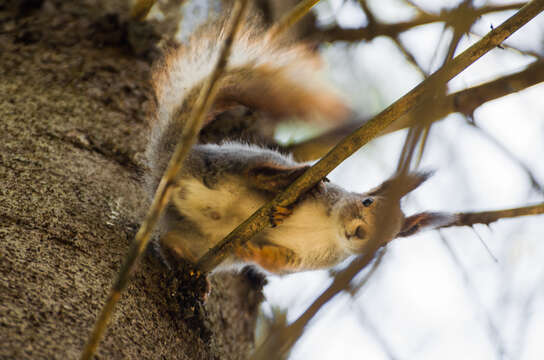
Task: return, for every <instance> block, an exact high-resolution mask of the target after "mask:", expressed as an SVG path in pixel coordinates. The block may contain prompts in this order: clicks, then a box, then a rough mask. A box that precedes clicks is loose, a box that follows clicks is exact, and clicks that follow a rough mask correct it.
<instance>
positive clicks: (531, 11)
mask: <svg viewBox="0 0 544 360" xmlns="http://www.w3.org/2000/svg"><path fill="white" fill-rule="evenodd" d="M543 9H544V0H533V1H531V2H529V3H527V5H525V6H524V7H523V8H522V9H520V10H519V11H518V12H517V13H516V14H515V15H513V16H512V17H510V18H509V19H508V20H506V21H505V22H504V23H502V24H501V25H500V26H499V27H497V28H495V29H494V30H492V31H491V32H490V33H489V34H487V35H486V36H485V37H484V38H482V39H481V40H480V41H478V42H477V43H475V44H474V45H472V46H471V47H470V48H468V49H467V50H465V51H464V52H463V53H461V54H460V55H458V56H457V57H456V58H455V59H453V60H452V61H450V62H449V63H448V64H447V65H446V66H444V67H443V68H441V69H440V70H439V71H437V72H435V73H434V74H432V75H431V76H429V78H428V79H426V80H425V81H423V82H422V83H420V84H419V85H418V86H416V87H415V88H414V89H412V90H411V91H410V92H408V93H407V94H406V95H404V96H403V97H402V98H400V99H399V100H397V101H396V102H395V103H394V104H392V105H390V106H389V107H387V108H386V109H385V110H383V111H382V112H381V113H380V114H378V115H377V116H375V117H374V118H373V119H372V120H370V121H368V122H367V123H365V124H364V125H363V126H362V127H361V128H359V129H358V130H357V131H356V132H354V133H353V134H351V135H349V136H348V137H346V138H345V139H343V140H342V141H341V142H340V143H339V144H338V145H336V147H335V148H334V149H333V150H331V151H330V152H329V153H328V154H327V155H325V157H323V158H322V159H321V160H320V161H319V162H317V163H316V164H315V165H314V166H312V167H311V168H310V169H308V170H307V171H306V172H305V173H304V174H303V175H302V176H300V177H299V178H298V179H297V180H296V181H295V182H293V183H292V184H291V185H290V186H289V187H288V188H287V189H286V190H285V191H283V192H281V193H280V194H278V195H277V196H276V197H275V198H274V199H272V200H271V201H270V202H268V203H266V204H265V205H263V206H262V207H261V208H259V209H258V210H257V211H256V212H255V213H253V214H252V215H251V216H250V217H249V218H248V219H247V220H245V221H244V222H243V223H242V224H240V225H239V226H238V227H237V228H236V229H234V230H233V231H232V232H231V233H230V234H229V235H227V237H226V238H225V239H223V240H222V241H220V242H219V243H218V244H217V245H216V246H214V247H213V248H212V249H210V251H208V253H206V254H205V255H204V256H203V257H202V258H201V259H200V260H199V262H198V266H199V268H200V269H202V270H203V271H205V272H207V271H210V270H211V269H213V268H215V267H216V266H217V265H218V264H220V263H221V262H222V261H223V260H224V259H225V258H226V257H227V255H228V254H229V253H231V252H232V250H233V249H234V248H235V247H236V246H238V245H239V244H243V243H244V242H246V241H247V240H249V239H250V238H251V237H252V236H253V235H255V234H256V233H257V232H259V231H261V230H263V229H264V228H265V227H267V226H269V225H270V224H269V220H268V219H269V214H271V213H272V212H273V210H274V209H275V208H277V207H287V206H289V205H291V204H293V203H294V202H295V201H296V200H297V199H298V197H299V196H300V195H301V194H303V193H304V192H306V191H308V190H309V189H311V188H312V187H313V186H315V184H317V183H318V182H319V181H320V180H321V179H323V178H324V177H325V176H326V175H327V174H328V173H329V172H331V171H332V170H333V169H334V168H335V167H336V166H338V165H339V164H340V163H341V162H342V161H344V160H345V159H346V158H347V157H349V156H350V155H351V154H353V153H354V152H355V151H356V150H358V149H359V148H361V147H362V146H363V145H365V144H366V143H368V142H369V141H370V140H372V139H373V138H375V137H376V136H378V134H380V133H381V132H382V131H383V130H385V129H386V128H387V127H388V126H389V125H391V124H392V123H393V122H394V121H395V120H396V119H398V118H399V117H401V116H402V115H404V114H406V113H407V112H408V111H410V110H411V109H413V108H414V107H415V106H416V105H419V104H420V101H421V100H422V99H423V98H425V96H428V93H427V92H428V91H429V89H436V88H439V85H441V84H442V85H443V84H445V83H446V82H447V81H449V80H451V79H452V78H453V77H454V76H456V75H457V74H459V73H460V72H461V71H463V70H464V69H465V68H467V67H468V66H469V65H470V64H472V63H473V62H475V61H476V60H477V59H479V58H480V57H481V56H483V55H484V54H485V53H487V52H488V51H489V50H491V49H493V48H495V47H496V46H498V45H500V44H501V43H502V42H503V41H504V40H505V39H506V38H508V37H509V36H510V35H511V34H512V33H513V32H514V31H516V30H518V29H519V28H521V27H522V26H523V25H524V24H526V23H527V22H529V21H530V20H531V19H532V18H534V17H535V16H536V15H538V14H539V13H540V12H541V11H542V10H543Z"/></svg>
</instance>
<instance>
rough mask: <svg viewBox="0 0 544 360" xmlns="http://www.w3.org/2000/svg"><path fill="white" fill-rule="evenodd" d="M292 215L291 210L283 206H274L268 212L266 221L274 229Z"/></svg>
mask: <svg viewBox="0 0 544 360" xmlns="http://www.w3.org/2000/svg"><path fill="white" fill-rule="evenodd" d="M292 213H293V209H292V208H290V207H284V206H275V207H274V208H272V210H271V211H270V214H269V215H268V219H269V221H270V225H271V226H272V227H276V226H278V225H279V224H281V223H282V222H283V221H284V220H285V219H286V218H287V217H288V216H289V215H291V214H292Z"/></svg>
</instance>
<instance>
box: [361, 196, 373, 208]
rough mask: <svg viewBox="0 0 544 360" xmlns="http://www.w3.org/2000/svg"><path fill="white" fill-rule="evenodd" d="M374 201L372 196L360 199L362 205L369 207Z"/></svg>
mask: <svg viewBox="0 0 544 360" xmlns="http://www.w3.org/2000/svg"><path fill="white" fill-rule="evenodd" d="M373 202H374V199H372V198H366V199H364V200H363V201H362V203H363V206H364V207H369V206H370V205H372V203H373Z"/></svg>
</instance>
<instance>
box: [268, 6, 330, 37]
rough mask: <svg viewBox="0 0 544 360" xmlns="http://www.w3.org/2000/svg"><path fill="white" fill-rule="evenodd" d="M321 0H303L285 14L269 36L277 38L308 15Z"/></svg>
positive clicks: (270, 31) (269, 31)
mask: <svg viewBox="0 0 544 360" xmlns="http://www.w3.org/2000/svg"><path fill="white" fill-rule="evenodd" d="M318 2H319V0H302V1H301V2H300V3H298V4H297V5H296V6H295V7H294V9H293V10H291V11H290V12H288V13H287V14H285V15H284V16H283V17H282V18H281V19H280V20H279V21H278V22H277V23H276V24H275V25H274V26H272V28H270V30H268V34H267V35H268V36H270V37H271V38H275V37H276V36H278V35H279V34H281V33H283V32H284V31H285V30H287V29H289V28H290V27H291V26H292V25H293V24H295V23H296V22H297V21H299V20H300V19H301V18H302V17H303V16H304V15H306V14H307V13H308V12H309V11H310V9H311V8H312V7H313V6H314V5H315V4H317V3H318Z"/></svg>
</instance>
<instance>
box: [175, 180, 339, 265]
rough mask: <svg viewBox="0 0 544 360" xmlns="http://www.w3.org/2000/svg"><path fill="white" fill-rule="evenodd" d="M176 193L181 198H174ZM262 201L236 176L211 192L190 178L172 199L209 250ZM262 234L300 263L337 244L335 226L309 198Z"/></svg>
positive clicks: (262, 197) (306, 261)
mask: <svg viewBox="0 0 544 360" xmlns="http://www.w3.org/2000/svg"><path fill="white" fill-rule="evenodd" d="M179 191H181V192H182V193H183V198H182V197H180V196H177V195H176V192H179ZM265 201H266V198H265V197H264V196H263V195H262V194H259V193H258V192H256V191H253V190H251V189H248V188H247V187H246V186H244V184H243V183H242V181H240V179H238V178H236V177H230V178H228V179H225V180H224V181H221V183H220V184H218V186H216V188H214V189H210V188H208V187H206V186H205V185H204V184H203V183H202V182H201V181H198V180H196V179H193V178H186V179H182V180H181V181H180V182H179V188H178V189H177V190H176V191H175V193H174V196H173V203H174V204H175V206H176V207H177V209H178V210H179V211H180V212H181V213H182V214H183V215H184V216H185V217H187V218H188V219H190V220H191V221H192V222H193V223H195V224H198V226H199V228H200V231H201V232H202V234H203V235H205V236H206V238H207V239H208V241H210V244H208V246H209V247H211V246H213V245H215V244H216V243H217V242H219V241H220V240H222V239H223V238H224V237H225V236H226V235H227V234H228V233H230V232H231V231H232V230H233V229H234V228H235V227H236V226H238V225H239V224H240V223H241V222H242V221H244V220H246V219H247V218H248V217H249V216H250V215H251V214H253V213H254V212H255V211H256V210H257V209H258V208H259V207H261V206H262V205H263V204H264V203H265ZM264 235H265V237H266V239H267V240H268V241H270V242H272V243H275V244H278V245H282V246H285V247H287V248H290V249H292V250H294V251H295V252H296V253H297V254H298V255H299V256H300V257H302V258H303V263H314V262H315V261H319V260H320V259H321V258H323V257H324V256H326V254H331V250H332V249H334V248H338V247H339V246H340V244H339V242H340V241H341V240H340V234H339V230H338V228H337V224H335V221H333V218H332V217H331V216H329V215H328V214H327V212H326V209H325V206H324V204H322V203H321V202H319V201H315V200H313V199H312V198H308V199H306V200H305V201H303V202H302V203H298V204H297V205H296V206H295V209H294V211H293V214H292V215H291V216H289V217H288V218H287V219H285V221H284V222H283V223H282V224H281V225H280V226H278V227H276V228H268V229H266V230H264ZM336 253H338V252H336ZM321 260H325V259H321Z"/></svg>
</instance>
